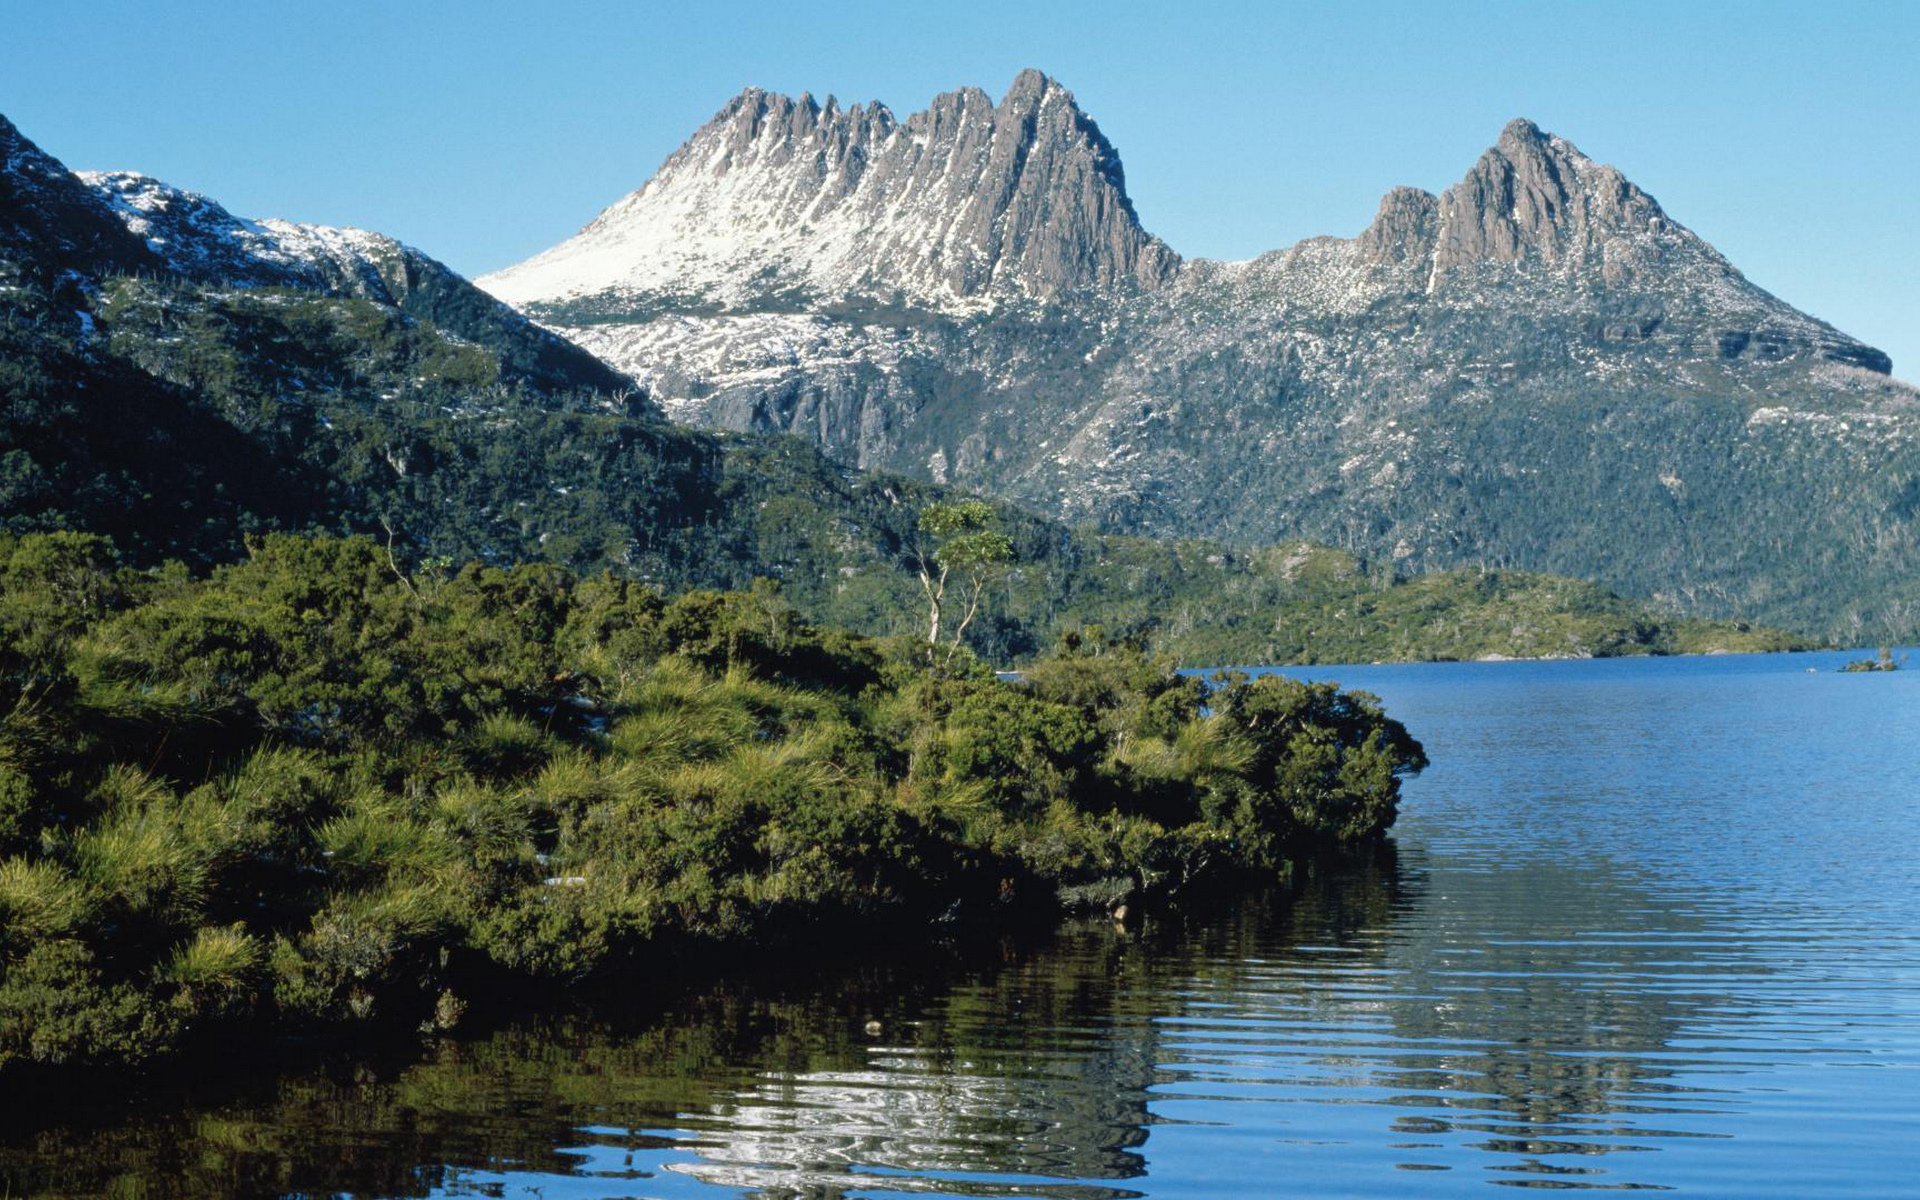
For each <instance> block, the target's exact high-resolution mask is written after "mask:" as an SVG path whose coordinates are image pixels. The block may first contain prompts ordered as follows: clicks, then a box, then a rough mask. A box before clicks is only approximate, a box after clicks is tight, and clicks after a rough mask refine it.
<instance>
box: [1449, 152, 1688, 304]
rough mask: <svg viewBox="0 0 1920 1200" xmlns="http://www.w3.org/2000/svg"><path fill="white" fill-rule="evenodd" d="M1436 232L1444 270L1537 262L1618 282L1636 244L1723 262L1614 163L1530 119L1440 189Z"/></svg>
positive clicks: (1656, 255)
mask: <svg viewBox="0 0 1920 1200" xmlns="http://www.w3.org/2000/svg"><path fill="white" fill-rule="evenodd" d="M1438 238H1439V253H1438V257H1437V259H1436V263H1435V266H1436V270H1437V271H1439V272H1440V273H1443V274H1444V273H1446V272H1448V271H1451V270H1453V269H1456V268H1459V267H1461V266H1464V265H1467V264H1470V263H1477V262H1520V261H1538V262H1543V263H1549V264H1564V265H1566V266H1569V267H1575V266H1585V265H1595V266H1599V267H1601V269H1602V271H1603V274H1604V277H1605V278H1606V281H1607V282H1609V283H1615V282H1619V281H1620V280H1621V279H1622V278H1623V277H1625V276H1626V275H1628V274H1629V273H1630V271H1629V266H1630V264H1629V263H1628V262H1627V261H1626V258H1625V257H1624V256H1625V255H1626V252H1627V251H1628V250H1629V249H1637V250H1639V251H1641V254H1640V255H1639V257H1641V258H1643V259H1644V258H1646V257H1647V252H1652V255H1653V257H1654V258H1656V259H1657V258H1660V257H1664V256H1665V255H1666V254H1668V253H1671V252H1673V251H1687V252H1691V253H1693V254H1696V255H1707V256H1711V257H1712V259H1713V260H1714V261H1715V262H1716V263H1717V264H1719V265H1721V266H1724V265H1725V262H1724V260H1722V259H1720V257H1719V255H1718V253H1717V252H1715V251H1714V250H1713V249H1712V247H1710V246H1708V245H1707V244H1706V243H1705V242H1704V241H1701V240H1700V239H1699V238H1697V237H1695V236H1694V235H1693V234H1692V233H1690V232H1689V231H1687V230H1686V229H1684V228H1683V227H1681V226H1679V225H1677V224H1675V223H1674V222H1673V221H1671V220H1669V219H1668V217H1667V215H1666V213H1665V211H1663V210H1662V209H1661V207H1660V205H1659V203H1658V202H1657V201H1656V200H1654V198H1653V197H1652V196H1650V195H1648V194H1647V193H1646V192H1644V191H1642V190H1641V189H1640V188H1639V187H1637V186H1635V185H1634V184H1633V183H1632V182H1631V181H1629V180H1628V179H1627V178H1626V177H1625V176H1624V175H1622V174H1621V173H1620V172H1619V171H1618V170H1617V169H1616V168H1614V167H1611V166H1607V165H1604V164H1601V163H1596V162H1594V161H1593V160H1592V159H1591V158H1588V157H1587V156H1586V155H1585V154H1582V153H1581V152H1580V150H1579V148H1578V147H1576V146H1574V145H1573V143H1571V142H1569V141H1567V140H1565V139H1564V138H1560V137H1557V136H1555V135H1554V134H1551V133H1548V132H1546V131H1545V130H1542V129H1541V128H1540V127H1539V126H1538V125H1535V124H1534V123H1533V122H1532V121H1529V120H1527V119H1526V118H1524V117H1521V118H1516V119H1515V120H1512V121H1509V122H1508V123H1507V125H1506V127H1505V128H1504V129H1502V130H1501V131H1500V137H1499V140H1498V141H1496V142H1495V143H1494V144H1493V146H1491V147H1490V148H1489V149H1488V150H1487V151H1486V152H1485V153H1483V154H1482V155H1481V156H1480V158H1479V160H1478V161H1477V162H1475V163H1474V165H1473V167H1472V169H1471V170H1469V171H1468V172H1467V174H1466V176H1465V178H1463V179H1461V181H1460V182H1458V183H1456V184H1454V185H1453V186H1452V187H1450V188H1448V189H1447V190H1446V191H1445V192H1444V193H1442V194H1441V196H1440V229H1439V231H1438ZM1610 246H1612V247H1614V248H1615V251H1616V253H1615V260H1614V263H1613V266H1612V267H1611V268H1609V265H1608V260H1607V253H1608V250H1609V247H1610ZM1640 265H1648V264H1645V263H1642V264H1640Z"/></svg>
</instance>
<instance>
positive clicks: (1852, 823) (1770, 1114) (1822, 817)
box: [0, 655, 1920, 1198]
mask: <svg viewBox="0 0 1920 1200" xmlns="http://www.w3.org/2000/svg"><path fill="white" fill-rule="evenodd" d="M1848 657H1854V656H1852V655H1794V656H1766V657H1758V656H1756V657H1728V658H1708V659H1667V660H1631V661H1609V662H1555V663H1500V664H1452V665H1431V666H1411V667H1348V668H1314V669H1311V670H1309V671H1306V672H1303V673H1304V674H1307V675H1310V676H1312V677H1316V678H1334V679H1338V680H1340V681H1341V682H1342V683H1345V684H1347V685H1349V686H1356V687H1362V688H1365V689H1368V690H1371V691H1373V692H1375V693H1377V694H1379V695H1380V696H1382V697H1383V698H1384V699H1385V700H1386V701H1387V704H1388V706H1389V708H1390V709H1391V711H1393V712H1394V713H1395V714H1396V715H1397V716H1400V717H1401V718H1403V719H1404V720H1406V722H1407V723H1408V724H1409V725H1410V726H1411V727H1412V728H1413V730H1414V731H1415V733H1416V734H1417V735H1418V736H1420V737H1421V738H1422V739H1423V740H1424V741H1425V742H1426V745H1427V747H1428V750H1429V752H1430V753H1431V755H1432V757H1433V760H1434V766H1433V767H1432V769H1430V770H1429V771H1428V772H1427V773H1426V774H1425V775H1424V776H1422V777H1421V778H1419V779H1417V780H1415V781H1413V782H1412V784H1411V785H1410V786H1409V787H1408V789H1407V796H1406V801H1407V802H1406V806H1405V809H1404V815H1403V817H1402V821H1401V824H1400V826H1399V828H1398V829H1397V831H1396V835H1395V838H1394V840H1393V845H1392V846H1391V847H1390V848H1389V849H1388V850H1387V851H1386V852H1383V853H1382V854H1380V855H1378V856H1375V857H1373V858H1371V859H1370V860H1368V861H1366V862H1363V863H1356V864H1348V865H1347V866H1345V867H1342V868H1340V869H1326V870H1322V871H1320V872H1318V873H1317V874H1316V875H1315V876H1314V877H1313V878H1310V879H1306V880H1302V881H1300V882H1299V883H1298V884H1297V887H1296V888H1295V890H1293V891H1291V892H1289V893H1287V894H1280V895H1271V896H1261V897H1254V898H1249V899H1248V900H1247V901H1246V902H1244V903H1241V904H1238V905H1235V906H1233V907H1230V908H1228V909H1226V910H1224V911H1222V912H1217V913H1214V914H1212V915H1209V916H1206V917H1203V918H1193V919H1190V920H1186V921H1184V922H1171V921H1162V922H1159V923H1156V924H1152V925H1149V926H1148V927H1146V928H1144V929H1141V930H1137V931H1134V932H1132V933H1125V932H1121V931H1117V930H1114V929H1112V928H1108V927H1104V926H1100V925H1088V926H1083V927H1072V928H1068V929H1066V930H1063V931H1061V932H1060V933H1059V934H1058V935H1057V936H1055V937H1053V938H1051V939H1046V940H1041V941H1039V942H1037V943H1020V944H1014V943H1009V944H1006V945H986V946H972V947H967V948H951V947H949V948H940V947H926V946H914V947H898V948H895V951H894V952H893V953H891V954H886V955H881V956H879V957H881V958H883V959H885V961H882V962H879V963H878V964H876V965H871V966H867V967H863V968H861V969H859V970H857V971H848V970H845V969H837V970H836V969H822V970H819V971H816V972H813V973H811V974H793V973H789V974H786V975H782V976H780V977H777V978H772V979H768V978H759V979H756V980H754V981H752V982H750V983H748V982H738V983H723V984H719V985H715V986H711V987H705V988H702V989H700V990H698V991H697V992H696V993H695V994H693V995H691V996H689V997H687V998H686V1000H685V1001H684V1004H682V1005H681V1006H679V1007H678V1008H677V1009H676V1010H675V1011H673V1012H670V1013H665V1014H662V1013H659V1012H657V1011H655V1012H651V1013H647V1012H622V1011H618V1010H619V1008H620V1006H619V1005H617V1004H614V1005H602V1006H601V1007H600V1008H599V1009H596V1010H595V1012H594V1013H593V1014H592V1015H591V1016H582V1015H578V1014H575V1015H569V1016H547V1017H542V1018H538V1019H535V1020H531V1021H527V1022H524V1023H521V1024H518V1025H514V1026H512V1027H509V1028H506V1029H503V1030H499V1031H497V1032H494V1033H491V1034H487V1035H484V1036H478V1037H474V1038H470V1039H469V1040H466V1041H461V1042H451V1043H444V1044H441V1045H439V1046H437V1047H435V1048H433V1049H431V1050H429V1051H427V1052H426V1054H425V1056H424V1057H422V1056H418V1055H416V1056H413V1057H410V1058H399V1059H393V1058H388V1059H381V1058H377V1057H376V1058H372V1059H369V1060H366V1061H342V1062H331V1063H328V1064H326V1065H325V1066H324V1067H319V1068H313V1069H310V1070H307V1071H305V1072H303V1073H298V1074H293V1075H287V1076H283V1077H280V1078H277V1079H272V1080H267V1081H262V1082H258V1083H255V1084H253V1085H250V1086H249V1087H246V1088H243V1089H240V1090H235V1089H232V1088H226V1089H218V1088H211V1087H209V1088H208V1089H205V1094H201V1093H200V1092H199V1091H197V1090H196V1091H194V1092H190V1093H189V1094H187V1095H184V1096H181V1095H174V1096H171V1097H170V1098H169V1099H168V1100H166V1101H165V1102H164V1103H157V1104H156V1103H144V1104H142V1105H141V1108H143V1109H145V1110H149V1111H143V1112H141V1113H140V1114H139V1115H129V1116H126V1117H124V1118H119V1119H115V1120H114V1121H113V1122H111V1123H107V1124H104V1125H101V1124H94V1125H91V1126H80V1125H69V1124H58V1123H56V1124H54V1125H52V1126H51V1127H47V1126H45V1125H44V1123H43V1127H41V1128H37V1129H31V1130H29V1129H26V1128H24V1127H16V1128H14V1129H12V1130H9V1131H0V1180H5V1181H7V1183H8V1185H9V1186H10V1188H11V1194H12V1195H16V1196H18V1195H23V1194H33V1193H36V1192H39V1191H47V1190H50V1191H55V1192H64V1193H67V1194H74V1195H94V1194H101V1193H107V1192H114V1193H119V1194H132V1195H180V1196H201V1195H273V1194H285V1193H302V1194H351V1195H361V1196H392V1195H407V1196H426V1195H430V1196H500V1197H524V1196H543V1197H611V1196H645V1197H707V1196H721V1195H728V1194H742V1193H746V1194H752V1195H764V1196H782V1197H786V1196H792V1197H800V1196H809V1197H812V1196H820V1197H829V1196H855V1195H857V1196H884V1195H896V1194H919V1195H954V1196H1059V1197H1086V1198H1095V1197H1123V1196H1200V1195H1207V1196H1214V1195H1226V1194H1234V1195H1249V1196H1395V1197H1399V1196H1411V1197H1425V1196H1435V1197H1438V1196H1453V1195H1461V1194H1479V1195H1484V1194H1487V1193H1486V1189H1487V1188H1488V1187H1490V1186H1491V1187H1551V1188H1614V1189H1626V1188H1633V1189H1671V1190H1677V1191H1680V1192H1685V1193H1689V1194H1692V1195H1697V1196H1727V1197H1783V1198H1784V1197H1795V1198H1801V1197H1819V1196H1858V1197H1875V1198H1880V1197H1900V1196H1920V870H1917V869H1916V868H1917V867H1920V851H1916V848H1915V847H1916V841H1915V838H1914V823H1915V818H1916V816H1917V815H1920V670H1909V671H1906V672H1900V673H1895V674H1892V675H1871V676H1842V675H1838V674H1834V673H1832V668H1833V667H1835V666H1837V665H1838V664H1839V663H1840V662H1841V661H1843V660H1845V659H1846V658H1848ZM1809 666H1814V667H1818V668H1820V670H1819V671H1818V672H1817V673H1808V672H1807V670H1806V668H1807V667H1809ZM608 1009H612V1010H613V1011H607V1010H608ZM870 1020H878V1021H879V1025H878V1026H877V1029H878V1032H870V1029H872V1028H875V1027H871V1026H869V1025H868V1022H869V1021H870ZM14 1099H16V1100H17V1099H18V1098H14Z"/></svg>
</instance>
